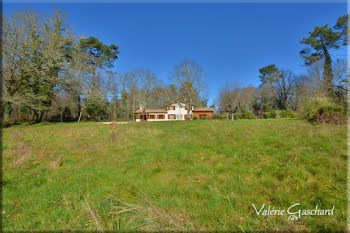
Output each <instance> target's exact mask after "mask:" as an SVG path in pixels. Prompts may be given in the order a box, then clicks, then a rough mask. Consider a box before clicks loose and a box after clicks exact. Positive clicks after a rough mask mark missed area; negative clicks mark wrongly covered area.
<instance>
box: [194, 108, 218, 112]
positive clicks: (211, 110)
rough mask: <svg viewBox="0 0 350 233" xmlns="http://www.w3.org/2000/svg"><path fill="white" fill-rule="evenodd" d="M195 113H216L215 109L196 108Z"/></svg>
mask: <svg viewBox="0 0 350 233" xmlns="http://www.w3.org/2000/svg"><path fill="white" fill-rule="evenodd" d="M193 111H194V112H214V108H195V109H194V110H193Z"/></svg>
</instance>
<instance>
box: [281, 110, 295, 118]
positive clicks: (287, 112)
mask: <svg viewBox="0 0 350 233" xmlns="http://www.w3.org/2000/svg"><path fill="white" fill-rule="evenodd" d="M297 116H298V114H297V113H296V112H294V111H293V110H290V109H289V110H282V111H281V112H280V118H296V117H297Z"/></svg>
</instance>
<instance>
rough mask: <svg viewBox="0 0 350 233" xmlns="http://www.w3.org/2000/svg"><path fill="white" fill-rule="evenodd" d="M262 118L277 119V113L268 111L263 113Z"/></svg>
mask: <svg viewBox="0 0 350 233" xmlns="http://www.w3.org/2000/svg"><path fill="white" fill-rule="evenodd" d="M263 117H264V118H265V119H268V118H276V117H277V113H276V111H275V110H272V111H270V112H264V114H263Z"/></svg>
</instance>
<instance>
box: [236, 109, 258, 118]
mask: <svg viewBox="0 0 350 233" xmlns="http://www.w3.org/2000/svg"><path fill="white" fill-rule="evenodd" d="M238 117H239V118H240V119H256V116H255V115H254V113H252V112H249V111H247V110H243V111H242V113H241V114H239V115H238Z"/></svg>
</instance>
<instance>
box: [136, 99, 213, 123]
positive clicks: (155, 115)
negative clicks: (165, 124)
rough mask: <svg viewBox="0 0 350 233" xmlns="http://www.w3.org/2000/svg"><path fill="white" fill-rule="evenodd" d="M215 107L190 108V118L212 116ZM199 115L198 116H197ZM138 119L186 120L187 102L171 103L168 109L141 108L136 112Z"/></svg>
mask: <svg viewBox="0 0 350 233" xmlns="http://www.w3.org/2000/svg"><path fill="white" fill-rule="evenodd" d="M213 112H214V108H198V109H196V108H194V107H193V106H192V108H191V109H190V119H192V118H193V116H196V117H197V118H198V119H206V118H211V117H212V114H213ZM197 115H198V116H197ZM134 119H136V121H173V120H186V119H187V109H186V107H185V104H182V103H175V104H170V105H168V106H167V107H166V109H144V108H140V109H137V110H136V111H135V112H134Z"/></svg>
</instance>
